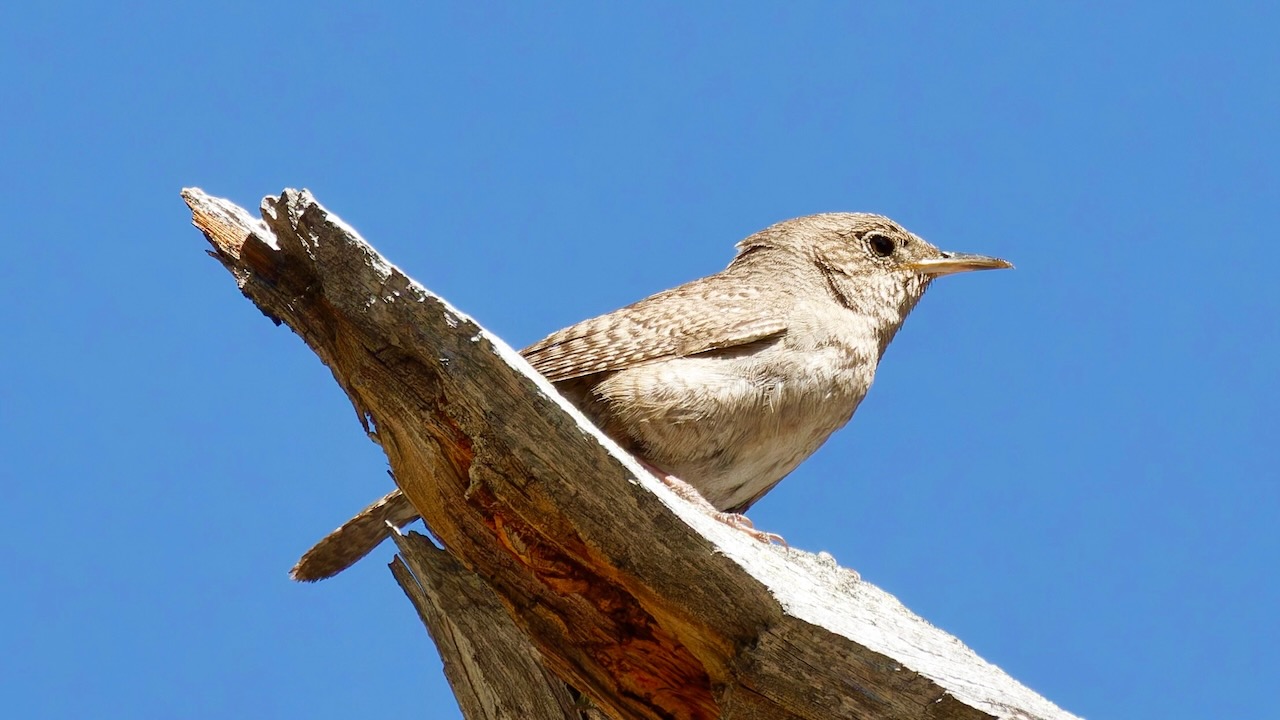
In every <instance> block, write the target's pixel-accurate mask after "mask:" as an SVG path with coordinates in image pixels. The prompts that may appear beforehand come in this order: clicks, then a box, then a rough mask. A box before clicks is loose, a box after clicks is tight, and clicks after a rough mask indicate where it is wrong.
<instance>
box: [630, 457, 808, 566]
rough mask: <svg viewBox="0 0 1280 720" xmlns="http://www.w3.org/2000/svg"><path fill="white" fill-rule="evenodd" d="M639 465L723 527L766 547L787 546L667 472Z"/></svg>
mask: <svg viewBox="0 0 1280 720" xmlns="http://www.w3.org/2000/svg"><path fill="white" fill-rule="evenodd" d="M640 464H641V465H644V466H645V468H646V469H647V470H648V471H649V472H651V473H653V474H654V475H656V476H658V479H659V480H661V481H662V484H663V485H666V486H667V487H669V488H671V489H672V490H673V491H674V492H675V494H677V495H679V496H680V497H681V498H684V499H685V500H688V501H689V502H691V503H693V504H694V505H695V506H697V508H698V509H699V510H701V511H703V512H704V513H706V514H708V515H710V516H711V517H713V518H715V519H717V520H719V521H720V522H722V523H724V524H725V525H728V526H729V527H731V528H736V529H738V530H741V531H742V532H744V533H746V534H748V535H750V536H751V537H753V538H755V539H756V540H759V541H760V542H762V543H764V544H766V545H771V544H773V543H778V544H779V545H781V546H783V547H786V546H787V541H786V540H784V539H783V538H782V536H781V535H779V534H777V533H771V532H765V531H763V530H757V529H756V526H755V525H754V524H752V522H751V520H750V519H749V518H747V516H746V515H742V514H739V513H731V512H723V511H722V510H720V509H719V508H717V507H716V506H715V505H712V504H711V503H710V502H709V501H708V500H707V499H706V498H705V497H703V496H702V493H700V492H698V489H697V488H695V487H694V486H692V485H690V484H689V483H687V482H685V481H683V480H681V479H680V478H678V477H676V476H675V475H672V474H671V473H668V472H664V471H662V470H660V469H658V468H656V467H654V466H653V465H651V464H649V463H647V462H645V461H644V460H640Z"/></svg>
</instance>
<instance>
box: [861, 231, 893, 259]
mask: <svg viewBox="0 0 1280 720" xmlns="http://www.w3.org/2000/svg"><path fill="white" fill-rule="evenodd" d="M867 244H868V245H870V246H871V252H873V253H875V254H877V255H879V256H880V257H889V256H890V255H892V254H893V248H894V246H893V240H891V239H889V238H888V237H886V236H884V235H880V234H878V233H877V234H875V235H872V236H871V237H869V238H867Z"/></svg>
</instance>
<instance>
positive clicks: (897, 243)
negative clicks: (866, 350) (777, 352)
mask: <svg viewBox="0 0 1280 720" xmlns="http://www.w3.org/2000/svg"><path fill="white" fill-rule="evenodd" d="M740 263H741V264H743V265H754V266H756V267H761V266H764V267H776V268H777V269H778V272H784V271H785V270H784V269H785V268H787V267H791V268H795V269H798V270H800V272H801V273H802V274H803V275H804V276H806V277H815V276H814V274H813V273H812V272H811V271H810V270H806V268H814V267H816V268H817V269H818V271H819V272H818V274H817V276H816V277H817V278H820V281H821V282H822V283H823V284H824V285H825V286H826V289H827V290H828V291H829V292H830V294H831V296H832V298H833V299H834V300H835V301H836V302H838V303H839V304H841V305H843V306H845V307H846V308H848V309H849V310H851V311H853V312H855V313H857V314H859V315H860V316H863V317H865V318H867V319H868V320H870V322H871V324H872V325H873V326H875V327H876V328H877V329H876V331H875V334H876V335H878V336H880V338H881V343H882V344H881V348H882V350H883V347H884V345H887V344H888V341H889V340H890V339H891V338H892V337H893V334H894V333H896V332H897V329H898V327H899V326H900V325H901V324H902V321H903V320H904V319H905V318H906V316H907V314H908V313H910V312H911V309H912V308H913V307H915V304H916V302H918V301H919V300H920V298H921V296H923V295H924V291H925V290H926V289H927V288H928V287H929V284H930V283H931V282H933V280H934V279H935V278H938V277H941V276H943V275H952V274H955V273H962V272H969V271H973V270H998V269H1001V268H1011V267H1013V265H1012V264H1011V263H1009V262H1008V261H1005V260H1001V259H999V258H994V257H988V256H986V255H971V254H968V253H957V252H947V251H943V250H939V249H938V248H936V247H934V246H933V245H931V244H929V243H928V242H926V241H925V240H924V239H922V238H921V237H920V236H918V235H916V234H914V233H912V232H909V231H908V230H906V229H905V228H903V227H902V226H901V225H899V224H898V223H896V222H894V221H893V220H890V219H889V218H887V217H884V216H883V215H873V214H870V213H823V214H820V215H807V216H805V217H799V218H795V219H793V220H786V221H784V222H780V223H778V224H776V225H773V226H771V227H768V228H765V229H764V230H761V231H760V232H758V233H756V234H755V235H752V236H751V237H749V238H747V239H745V240H743V241H742V242H740V243H738V256H737V258H735V260H734V264H740Z"/></svg>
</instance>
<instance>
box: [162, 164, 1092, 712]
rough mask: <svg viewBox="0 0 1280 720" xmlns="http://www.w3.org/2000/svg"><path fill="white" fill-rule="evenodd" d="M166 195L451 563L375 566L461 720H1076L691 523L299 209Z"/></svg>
mask: <svg viewBox="0 0 1280 720" xmlns="http://www.w3.org/2000/svg"><path fill="white" fill-rule="evenodd" d="M183 197H184V199H185V200H186V201H187V204H188V205H189V206H190V207H191V209H192V213H193V216H194V222H195V225H196V227H198V228H200V230H201V231H202V232H204V234H205V236H206V237H207V238H208V240H209V242H210V243H211V244H212V245H213V248H214V249H213V253H212V254H213V255H214V257H216V258H217V259H218V260H219V261H221V262H222V264H223V265H224V266H225V267H226V268H227V270H228V271H230V272H231V274H232V275H233V276H234V277H235V279H236V282H237V284H238V285H239V287H240V289H241V291H242V292H244V294H245V295H246V296H247V297H248V298H249V299H250V300H252V301H253V302H254V303H255V304H256V305H257V306H258V307H259V308H260V309H261V310H262V311H263V312H264V313H265V314H267V315H268V316H269V317H271V318H272V319H274V320H276V321H277V322H283V323H285V324H287V325H288V326H289V327H290V328H292V329H293V330H294V331H295V332H296V333H298V335H299V336H301V337H302V338H303V340H305V341H306V343H307V344H308V345H309V346H310V347H311V349H312V350H313V351H314V352H315V353H316V354H317V355H318V356H319V357H320V359H321V360H322V361H323V362H324V363H325V364H326V365H327V366H328V367H329V368H330V369H331V370H332V372H333V375H334V378H335V379H336V380H337V381H338V384H339V385H341V386H342V388H343V390H344V391H345V392H346V393H347V396H348V397H349V398H350V399H351V402H352V404H353V405H354V406H355V408H356V411H357V413H358V415H359V417H360V419H361V422H362V423H363V424H364V426H365V429H366V431H367V432H369V435H370V437H371V438H373V439H374V441H375V442H377V443H379V444H380V445H381V447H382V448H383V450H384V451H385V452H386V454H387V458H388V460H389V461H390V464H391V468H392V470H393V472H394V475H395V477H396V479H397V482H398V484H399V485H400V487H401V489H403V491H404V493H405V495H406V496H407V497H408V498H409V499H410V500H411V501H412V503H413V505H414V507H415V508H416V509H417V510H418V512H419V513H421V515H422V517H423V519H424V521H425V522H426V524H427V526H428V527H429V528H430V529H431V532H432V533H433V535H434V536H435V537H436V538H437V539H438V541H439V543H440V545H441V546H443V548H444V549H445V550H446V551H447V555H444V554H440V555H432V554H431V553H432V552H435V553H440V552H441V551H439V550H435V549H434V546H431V544H430V543H429V542H427V541H426V540H425V539H424V538H422V539H419V540H417V541H409V544H408V545H406V544H405V542H406V539H405V538H399V539H398V542H401V551H402V554H403V556H404V560H405V561H406V562H405V563H396V564H395V566H394V567H393V570H394V572H395V575H396V578H397V580H398V581H400V583H401V585H402V587H404V588H405V591H406V593H407V594H409V596H410V598H411V599H412V600H413V601H414V603H415V605H416V606H417V607H418V609H419V611H420V613H421V614H422V616H423V619H424V622H426V623H427V625H428V626H429V627H430V629H431V632H432V635H433V637H434V638H435V639H436V641H437V644H438V645H439V646H440V648H441V651H442V654H443V655H444V656H445V658H446V666H447V667H448V664H449V663H450V662H453V663H454V664H455V670H457V671H456V672H455V671H450V673H449V678H450V681H451V682H452V683H453V685H454V688H455V692H456V693H457V694H458V695H459V698H460V702H461V703H462V704H463V708H464V713H466V715H467V717H468V718H482V717H484V718H488V717H493V718H498V717H512V718H524V717H593V716H594V717H598V716H599V715H593V714H594V713H598V712H600V711H603V712H604V713H605V715H606V716H609V717H618V718H707V719H709V718H843V717H848V718H853V717H860V718H988V717H999V718H1069V717H1072V716H1071V715H1069V714H1067V713H1065V712H1063V711H1062V710H1060V709H1058V708H1057V707H1055V706H1054V705H1053V704H1052V703H1050V702H1049V701H1047V700H1045V699H1044V698H1041V697H1040V696H1038V695H1036V694H1035V693H1033V692H1032V691H1030V690H1028V689H1027V688H1025V687H1023V686H1021V685H1019V684H1018V683H1017V682H1016V681H1014V680H1013V679H1012V678H1010V677H1009V676H1008V675H1006V674H1005V673H1004V672H1003V671H1001V670H1000V669H999V668H997V667H995V666H993V665H991V664H989V663H987V662H985V661H983V660H982V659H981V658H979V657H977V656H976V655H975V654H974V653H973V652H972V651H971V650H969V649H968V648H966V647H965V646H964V645H963V644H961V643H960V642H959V641H958V640H956V639H955V638H953V637H951V636H949V635H947V634H946V633H943V632H941V631H940V630H938V629H936V628H934V627H933V626H931V625H929V624H928V623H927V622H925V621H924V620H922V619H920V618H919V617H917V616H915V615H914V614H912V613H911V612H909V611H908V610H906V609H905V608H904V607H903V606H902V605H901V604H900V603H898V602H897V600H895V599H894V598H892V597H891V596H889V595H887V594H886V593H884V592H883V591H881V590H879V589H877V588H875V587H873V586H871V585H868V584H866V583H863V582H861V581H860V580H859V579H858V577H857V575H856V574H855V573H853V572H852V571H849V570H845V569H842V568H839V567H837V566H836V565H835V563H834V562H833V561H832V560H831V559H830V558H829V557H826V556H818V555H813V554H810V553H806V552H802V551H798V550H788V549H785V548H781V547H777V546H768V545H764V544H761V543H759V542H756V541H755V540H752V539H750V538H748V537H746V536H745V535H743V534H742V533H740V532H738V531H735V530H733V529H731V528H728V527H726V526H724V525H722V524H721V523H718V522H716V521H715V520H712V519H711V518H709V517H707V516H705V515H703V514H701V513H700V512H698V511H696V510H694V509H693V508H691V507H689V506H688V505H687V504H686V503H685V502H684V501H682V500H681V499H679V498H678V497H676V496H675V495H674V494H673V493H672V492H671V491H670V490H669V489H668V488H666V487H665V486H664V485H662V484H661V483H660V482H658V481H657V480H656V479H655V478H653V477H652V476H651V475H649V474H648V473H647V472H646V471H645V470H644V469H643V468H642V467H640V466H639V465H638V464H637V463H636V462H635V461H634V460H633V459H632V458H630V457H629V456H628V455H626V454H625V453H624V452H622V451H621V450H620V449H619V448H618V447H617V446H616V445H615V444H614V443H613V442H611V441H610V440H608V439H607V438H605V437H604V436H603V435H601V434H600V432H599V431H598V430H596V429H595V428H594V427H592V426H591V425H590V424H589V423H588V422H586V420H585V419H584V418H583V417H582V416H581V414H580V413H579V412H578V411H577V410H576V409H574V408H573V407H572V406H570V405H569V404H568V403H566V402H565V401H564V400H563V399H561V398H560V397H559V396H558V395H557V394H556V393H555V391H554V390H553V389H552V388H551V386H550V385H549V384H548V383H547V382H546V381H545V380H544V379H543V378H541V377H540V376H538V375H537V374H536V373H535V372H533V370H532V369H531V368H530V367H529V366H528V364H527V363H526V362H525V361H524V360H523V359H522V358H520V357H519V355H517V354H516V353H515V352H514V351H512V350H511V349H510V348H509V347H507V346H506V345H505V344H503V343H502V342H501V341H500V340H498V339H497V338H495V337H493V336H491V335H490V334H488V333H487V332H486V331H485V330H484V329H482V328H480V327H479V326H478V325H476V324H475V323H474V322H473V321H472V320H471V319H470V318H468V317H467V316H465V315H463V314H462V313H460V312H458V311H457V310H455V309H453V308H452V307H450V306H449V305H448V304H447V303H446V302H444V301H443V300H442V299H440V298H438V297H436V296H434V295H432V294H431V293H429V292H428V291H427V290H425V289H424V288H423V287H422V286H420V285H418V284H416V283H414V282H413V281H412V280H410V279H409V278H408V277H407V276H405V275H404V274H403V273H402V272H400V271H399V270H398V269H396V268H395V267H394V266H392V265H391V264H389V263H388V262H387V261H386V260H384V259H383V258H382V257H381V256H380V255H378V253H377V252H376V251H374V249H373V248H372V247H370V246H369V245H368V244H367V243H365V242H364V241H363V240H362V239H361V238H360V237H359V236H358V235H357V234H356V233H355V232H354V231H353V230H352V229H351V228H349V227H348V226H347V225H345V224H344V223H343V222H342V221H341V220H339V219H338V218H337V217H335V216H334V215H332V214H330V213H329V212H328V211H326V210H325V209H324V208H323V207H322V206H320V205H319V203H317V202H316V201H315V199H314V198H312V197H311V195H310V194H309V193H307V192H306V191H302V192H298V191H293V190H286V191H285V192H284V193H283V194H282V195H281V196H279V197H271V198H267V199H266V200H264V201H263V205H262V218H263V219H262V220H258V219H256V218H254V217H252V216H251V215H250V214H249V213H248V212H246V211H245V210H243V209H241V208H239V207H237V206H235V205H233V204H231V203H230V202H228V201H225V200H221V199H217V198H213V197H210V196H208V195H206V194H205V193H203V192H201V191H200V190H195V189H188V190H185V191H183ZM415 547H416V548H417V550H414V549H413V548H415ZM455 558H456V561H457V562H453V559H455ZM448 563H452V565H449V564H448ZM446 567H447V568H448V570H447V571H446V570H445V569H444V568H446ZM441 588H443V589H441ZM477 593H478V594H477ZM486 593H487V594H488V596H489V597H490V598H491V602H489V603H488V604H485V603H481V602H480V601H479V600H477V598H479V597H483V596H485V594H486ZM460 603H462V604H471V605H472V606H473V609H476V608H478V609H480V610H481V611H482V612H481V614H480V615H478V616H472V615H467V614H465V613H462V612H461V610H460V609H459V608H460V607H461V605H460ZM485 608H487V610H485ZM499 609H500V610H501V612H498V611H499ZM484 612H487V613H488V617H490V618H492V622H486V621H481V620H477V617H485V615H484ZM489 632H493V633H494V635H493V636H491V637H490V636H485V635H484V633H489ZM473 633H480V635H472V634H473ZM450 636H453V637H452V639H450ZM498 636H501V637H502V638H503V640H504V642H505V643H506V644H505V645H503V646H502V649H501V650H499V651H498V652H499V654H497V655H493V656H490V657H488V658H482V657H479V655H477V653H479V652H480V650H479V649H481V648H487V647H489V646H490V643H491V642H492V643H493V644H494V646H495V647H496V646H497V645H496V642H497V641H496V640H495V639H494V638H496V637H498ZM449 646H451V647H452V649H450V647H449ZM535 651H536V652H535ZM539 662H541V663H542V665H541V666H539ZM459 663H471V664H470V665H466V666H465V667H464V666H461V665H458V664H459ZM482 666H483V668H485V669H484V670H483V672H481V671H480V670H478V668H481V667H482ZM471 670H476V672H471ZM548 670H549V671H550V673H551V674H553V675H554V677H552V676H551V674H548V673H547V672H546V671H548ZM515 677H518V678H522V683H523V685H522V686H521V687H520V688H519V689H518V690H519V691H518V692H517V688H515V687H514V684H515V683H516V680H514V679H513V678H515ZM459 678H461V680H459ZM556 678H558V680H557V679H556ZM460 682H461V683H463V685H466V684H467V683H477V686H472V687H469V688H468V687H460V685H459V683H460ZM566 685H567V687H566ZM526 687H527V688H528V689H529V692H528V697H529V698H533V699H525V698H526V693H525V690H526ZM577 693H581V695H582V696H584V697H585V698H587V699H589V700H590V703H585V702H582V701H578V700H576V694H577ZM468 694H470V695H472V696H474V697H472V698H471V699H470V700H468V699H467V697H466V696H467V695H468ZM592 704H594V708H593V707H592ZM555 713H560V714H559V715H557V714H555Z"/></svg>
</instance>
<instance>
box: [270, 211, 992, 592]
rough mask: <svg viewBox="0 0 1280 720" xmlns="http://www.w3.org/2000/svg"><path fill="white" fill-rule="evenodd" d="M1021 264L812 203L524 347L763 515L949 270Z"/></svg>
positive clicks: (343, 542) (326, 550)
mask: <svg viewBox="0 0 1280 720" xmlns="http://www.w3.org/2000/svg"><path fill="white" fill-rule="evenodd" d="M1009 267H1013V266H1012V265H1011V264H1009V263H1008V262H1006V261H1004V260H999V259H997V258H992V257H986V256H983V255H967V254H960V253H950V252H943V251H941V250H938V249H937V248H936V247H934V246H932V245H930V244H929V243H927V242H925V241H924V240H922V239H920V238H919V237H918V236H916V235H913V234H912V233H910V232H908V231H906V230H904V229H903V228H902V227H901V226H899V225H898V224H897V223H895V222H893V221H892V220H890V219H888V218H886V217H883V216H880V215H870V214H865V213H826V214H822V215H810V216H807V217H801V218H796V219H794V220H787V221H785V222H781V223H778V224H776V225H773V226H772V227H769V228H766V229H764V230H761V231H760V232H758V233H756V234H754V235H752V236H751V237H749V238H747V239H746V240H743V241H742V242H740V243H738V254H737V256H736V257H735V258H734V259H733V262H731V263H730V264H729V267H727V268H725V269H724V270H722V271H720V272H718V273H716V274H715V275H710V276H708V277H705V278H702V279H700V280H694V281H692V282H689V283H686V284H684V285H681V286H679V287H676V288H673V289H671V290H667V291H665V292H660V293H658V294H657V295H653V296H651V297H649V298H646V299H644V300H641V301H640V302H638V303H635V304H634V305H628V306H627V307H624V308H622V309H620V310H615V311H613V312H611V313H609V314H607V315H601V316H600V317H597V318H593V319H590V320H584V321H583V322H580V323H578V324H577V325H574V326H572V327H569V328H566V329H564V330H561V331H559V332H557V333H553V334H552V335H550V336H548V337H547V338H546V339H544V340H542V341H541V342H538V343H535V344H533V345H531V346H529V347H528V348H526V349H525V350H524V351H523V352H522V354H523V355H524V357H525V358H526V359H527V360H528V361H529V363H530V364H531V365H533V367H534V369H536V370H537V371H538V372H540V373H542V374H543V375H545V376H546V377H547V379H549V380H550V381H551V382H552V383H554V384H555V386H556V389H557V390H559V391H560V392H561V393H562V394H563V395H564V396H565V397H566V398H568V399H569V401H570V402H572V403H573V404H574V405H576V406H577V407H579V408H580V409H582V411H583V412H584V413H585V414H586V415H587V416H588V417H589V418H591V420H592V421H593V422H595V423H596V424H597V425H598V426H599V427H600V429H601V430H603V431H604V432H605V433H606V434H608V435H609V436H610V437H612V438H613V439H614V440H616V441H617V442H618V443H619V444H620V445H621V446H622V447H623V448H625V449H627V450H629V451H630V452H631V453H633V454H634V455H636V456H637V457H638V458H639V459H640V460H641V461H643V462H644V463H645V464H646V465H648V466H649V467H650V468H654V469H660V473H659V474H660V475H661V474H667V475H666V480H667V481H668V482H669V483H673V484H675V485H677V486H683V487H684V489H685V492H682V493H681V494H682V495H684V496H685V497H690V498H692V499H696V500H699V501H701V499H705V503H703V504H704V505H706V504H707V503H709V505H710V506H711V507H712V508H714V509H715V510H718V511H722V512H720V513H719V514H720V515H722V516H724V518H727V519H729V520H730V521H735V520H736V522H735V524H739V525H741V526H744V527H749V526H750V524H749V523H747V522H746V521H745V518H742V517H741V516H740V515H737V513H741V512H743V511H745V510H746V509H747V508H748V507H750V506H751V504H752V503H754V502H755V501H757V500H759V499H760V498H761V497H762V496H763V495H764V494H765V493H767V492H769V490H770V489H772V488H773V486H774V485H776V484H777V483H778V481H779V480H781V479H782V478H783V477H785V476H786V475H787V474H788V473H790V472H791V471H792V470H794V469H795V468H796V466H797V465H799V464H800V463H801V462H802V461H803V460H804V459H805V458H807V457H809V455H811V454H812V453H813V452H814V451H815V450H817V449H818V446H820V445H821V444H822V443H823V442H824V441H825V440H826V439H827V437H828V436H830V435H831V433H832V432H834V431H836V430H837V429H839V428H840V427H841V426H843V425H844V424H845V423H846V422H848V421H849V418H850V417H852V416H853V413H854V411H855V410H856V409H857V408H858V403H860V402H861V401H862V398H863V396H864V395H866V392H867V388H869V387H870V386H871V381H872V379H873V378H874V377H875V371H876V364H877V363H878V362H879V361H880V356H881V355H882V354H883V353H884V350H885V348H886V347H887V346H888V345H889V342H890V341H891V340H892V339H893V336H894V334H896V333H897V332H898V328H899V327H901V326H902V322H903V320H905V319H906V317H907V314H908V313H910V312H911V309H912V308H913V307H915V305H916V303H917V302H918V301H919V300H920V297H921V296H922V295H924V291H925V290H926V289H927V288H928V287H929V284H930V283H931V282H932V281H933V279H934V278H936V277H939V276H942V275H949V274H952V273H959V272H966V271H970V270H991V269H998V268H1009ZM675 478H679V479H680V480H682V481H683V483H681V482H680V481H678V480H675ZM685 483H687V485H685ZM690 486H691V487H692V488H694V489H696V492H693V491H692V490H688V488H689V487H690ZM698 494H700V495H701V498H698ZM416 517H417V513H416V511H415V510H414V509H413V507H412V505H410V504H409V502H408V500H407V499H406V498H405V497H404V496H403V495H401V494H400V493H399V491H394V492H392V493H390V494H389V495H387V496H386V497H384V498H382V499H381V500H379V501H378V502H376V503H374V504H373V505H371V506H370V507H369V508H366V509H365V510H364V511H363V512H361V513H360V514H359V515H357V516H356V517H355V518H352V519H351V520H349V521H348V522H347V523H346V524H345V525H343V526H342V527H340V528H338V529H337V530H335V531H334V532H333V533H331V534H330V535H329V536H328V537H327V538H325V539H324V540H322V541H321V542H320V543H319V544H317V545H316V546H315V547H314V548H312V549H311V550H310V551H308V552H307V554H306V555H304V556H303V557H302V559H301V560H299V561H298V564H297V565H296V566H295V567H294V568H293V571H292V573H291V575H292V577H293V578H294V579H296V580H308V581H313V580H320V579H323V578H326V577H329V576H331V575H334V574H336V573H338V572H341V571H342V570H344V569H346V568H347V567H348V566H350V565H351V564H352V563H354V562H355V561H357V560H359V559H360V558H361V557H363V556H364V555H365V554H366V553H368V552H369V551H370V550H372V549H373V548H374V547H376V546H377V545H378V543H380V542H381V541H382V540H383V539H384V538H385V537H386V535H387V533H388V532H389V529H388V528H387V523H388V522H390V523H391V524H394V525H396V526H403V525H406V524H408V523H409V522H411V521H413V520H414V519H416ZM764 535H765V534H763V533H757V536H764Z"/></svg>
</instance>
